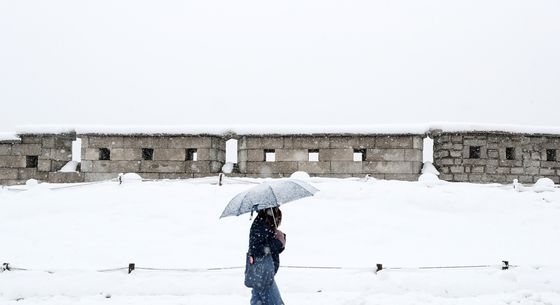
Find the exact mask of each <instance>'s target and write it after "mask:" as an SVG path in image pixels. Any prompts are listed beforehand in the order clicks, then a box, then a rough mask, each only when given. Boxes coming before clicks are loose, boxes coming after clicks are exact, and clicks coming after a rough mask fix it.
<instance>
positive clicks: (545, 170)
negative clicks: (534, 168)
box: [539, 168, 556, 176]
mask: <svg viewBox="0 0 560 305" xmlns="http://www.w3.org/2000/svg"><path fill="white" fill-rule="evenodd" d="M555 174H556V170H555V169H553V168H541V169H539V175H541V176H553V175H555Z"/></svg>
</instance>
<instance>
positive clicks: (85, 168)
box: [80, 160, 93, 172]
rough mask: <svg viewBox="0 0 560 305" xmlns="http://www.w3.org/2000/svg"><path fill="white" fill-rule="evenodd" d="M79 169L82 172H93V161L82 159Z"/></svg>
mask: <svg viewBox="0 0 560 305" xmlns="http://www.w3.org/2000/svg"><path fill="white" fill-rule="evenodd" d="M80 170H81V171H82V172H93V161H90V160H82V161H81V162H80Z"/></svg>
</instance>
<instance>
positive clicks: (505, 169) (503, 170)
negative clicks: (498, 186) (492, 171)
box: [496, 167, 511, 174]
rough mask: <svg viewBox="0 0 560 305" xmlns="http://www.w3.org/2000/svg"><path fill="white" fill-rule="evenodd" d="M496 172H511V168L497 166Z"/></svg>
mask: <svg viewBox="0 0 560 305" xmlns="http://www.w3.org/2000/svg"><path fill="white" fill-rule="evenodd" d="M496 173H498V174H511V168H510V167H498V168H497V170H496Z"/></svg>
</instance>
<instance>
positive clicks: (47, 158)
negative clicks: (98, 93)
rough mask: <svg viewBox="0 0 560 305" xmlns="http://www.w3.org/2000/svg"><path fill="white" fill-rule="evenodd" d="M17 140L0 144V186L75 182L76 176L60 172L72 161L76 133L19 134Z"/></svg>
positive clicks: (78, 179) (77, 177) (78, 176)
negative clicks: (33, 180) (38, 182)
mask: <svg viewBox="0 0 560 305" xmlns="http://www.w3.org/2000/svg"><path fill="white" fill-rule="evenodd" d="M19 138H20V140H10V141H2V142H0V185H12V184H23V183H25V181H27V180H28V179H36V180H39V181H50V182H59V181H64V182H75V181H76V182H77V181H80V180H81V177H80V175H79V174H77V173H60V172H57V171H58V170H60V169H61V168H62V167H63V166H64V165H65V164H66V163H68V161H70V160H72V141H74V140H75V139H76V135H75V134H56V135H54V134H20V135H19Z"/></svg>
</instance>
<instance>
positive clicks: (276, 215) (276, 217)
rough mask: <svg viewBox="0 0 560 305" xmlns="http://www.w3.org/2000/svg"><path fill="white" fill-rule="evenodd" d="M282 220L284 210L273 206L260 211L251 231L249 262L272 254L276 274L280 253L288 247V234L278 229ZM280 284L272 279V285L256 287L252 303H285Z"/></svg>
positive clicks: (281, 304)
mask: <svg viewBox="0 0 560 305" xmlns="http://www.w3.org/2000/svg"><path fill="white" fill-rule="evenodd" d="M281 222H282V211H280V209H279V208H277V207H275V208H271V209H265V210H261V211H259V213H258V215H257V217H256V218H255V220H254V221H253V224H252V225H251V230H250V233H249V252H248V255H249V257H248V259H249V264H253V263H254V262H255V261H256V260H259V259H262V258H263V257H265V256H267V255H270V256H271V257H272V261H273V262H274V275H276V273H277V272H278V268H279V267H280V253H282V251H284V249H285V247H286V234H284V233H283V232H282V231H280V230H279V229H278V227H279V226H280V223H281ZM283 304H284V301H282V297H281V296H280V291H279V290H278V286H277V285H276V282H275V281H274V278H273V279H272V282H271V284H270V285H267V286H265V287H254V288H253V290H252V292H251V305H283Z"/></svg>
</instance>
